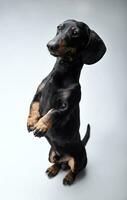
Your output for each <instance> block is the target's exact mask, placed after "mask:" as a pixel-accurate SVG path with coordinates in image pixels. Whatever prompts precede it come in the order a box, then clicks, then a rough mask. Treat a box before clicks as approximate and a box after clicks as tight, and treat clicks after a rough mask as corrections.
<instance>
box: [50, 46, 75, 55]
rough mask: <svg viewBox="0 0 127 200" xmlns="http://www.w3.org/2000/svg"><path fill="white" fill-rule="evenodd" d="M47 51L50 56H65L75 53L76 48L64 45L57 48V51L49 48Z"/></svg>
mask: <svg viewBox="0 0 127 200" xmlns="http://www.w3.org/2000/svg"><path fill="white" fill-rule="evenodd" d="M49 52H50V54H51V55H52V56H55V57H65V56H71V55H74V54H75V53H76V49H75V48H71V47H66V48H64V49H59V50H57V51H51V50H50V51H49Z"/></svg>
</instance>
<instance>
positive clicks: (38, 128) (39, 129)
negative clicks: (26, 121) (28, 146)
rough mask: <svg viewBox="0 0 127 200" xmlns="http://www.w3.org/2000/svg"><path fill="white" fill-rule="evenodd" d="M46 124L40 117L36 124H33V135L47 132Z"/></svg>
mask: <svg viewBox="0 0 127 200" xmlns="http://www.w3.org/2000/svg"><path fill="white" fill-rule="evenodd" d="M47 130H48V126H47V124H45V123H44V122H43V119H42V118H41V119H40V120H39V121H38V122H37V123H36V125H35V126H34V135H35V137H42V136H44V134H45V133H46V132H47Z"/></svg>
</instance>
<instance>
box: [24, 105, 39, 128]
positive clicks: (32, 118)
mask: <svg viewBox="0 0 127 200" xmlns="http://www.w3.org/2000/svg"><path fill="white" fill-rule="evenodd" d="M39 117H40V114H39V102H34V103H33V104H32V105H31V108H30V113H29V116H28V119H27V125H28V127H29V128H31V129H34V126H35V124H36V123H37V121H38V119H39Z"/></svg>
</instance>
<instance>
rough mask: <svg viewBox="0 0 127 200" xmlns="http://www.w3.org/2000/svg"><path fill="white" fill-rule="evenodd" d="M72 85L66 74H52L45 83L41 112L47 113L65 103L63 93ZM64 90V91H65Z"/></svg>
mask: <svg viewBox="0 0 127 200" xmlns="http://www.w3.org/2000/svg"><path fill="white" fill-rule="evenodd" d="M69 85H70V79H69V78H68V77H65V76H57V75H56V76H52V77H51V78H50V79H49V80H48V81H47V82H46V84H45V87H44V88H43V91H42V96H41V102H40V113H41V114H45V113H47V112H48V111H49V110H50V109H52V108H58V107H59V106H61V105H62V104H63V103H64V99H63V93H65V90H66V89H67V88H68V87H69ZM63 91H64V92H63Z"/></svg>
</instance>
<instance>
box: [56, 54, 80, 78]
mask: <svg viewBox="0 0 127 200" xmlns="http://www.w3.org/2000/svg"><path fill="white" fill-rule="evenodd" d="M82 67H83V62H82V59H81V57H80V56H79V57H73V58H72V59H70V58H68V57H58V58H57V60H56V63H55V65H54V68H53V71H54V73H57V74H59V75H67V76H68V75H69V74H70V75H72V74H73V76H74V78H75V80H76V81H79V77H80V72H81V69H82Z"/></svg>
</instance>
